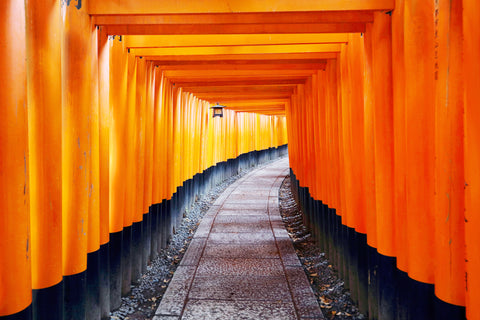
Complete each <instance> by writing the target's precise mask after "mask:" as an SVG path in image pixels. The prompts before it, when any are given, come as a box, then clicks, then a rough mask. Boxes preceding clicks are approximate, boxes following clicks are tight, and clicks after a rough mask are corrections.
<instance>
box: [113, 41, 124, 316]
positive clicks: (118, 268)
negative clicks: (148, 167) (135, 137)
mask: <svg viewBox="0 0 480 320" xmlns="http://www.w3.org/2000/svg"><path fill="white" fill-rule="evenodd" d="M121 40H122V38H121V36H116V37H112V39H110V40H109V46H110V96H109V99H110V117H111V121H110V136H109V153H110V166H109V198H110V208H109V212H110V219H109V224H110V308H111V309H112V310H113V309H116V308H118V307H120V305H121V302H122V300H121V296H122V295H121V291H122V277H123V274H122V254H123V252H122V251H123V249H122V248H123V227H124V222H125V192H126V184H125V168H126V151H127V150H126V147H127V141H126V130H125V128H126V126H127V123H126V121H127V105H126V98H127V95H126V93H127V56H126V50H125V49H124V46H123V44H124V43H123V42H122V41H121Z"/></svg>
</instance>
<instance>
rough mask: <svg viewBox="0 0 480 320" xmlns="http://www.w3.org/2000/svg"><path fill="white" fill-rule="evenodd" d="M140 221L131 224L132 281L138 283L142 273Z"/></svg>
mask: <svg viewBox="0 0 480 320" xmlns="http://www.w3.org/2000/svg"><path fill="white" fill-rule="evenodd" d="M142 226H143V224H142V222H141V221H140V222H135V223H133V224H132V254H131V255H132V262H131V265H132V275H131V278H132V282H133V283H138V280H139V279H140V277H141V275H142V262H143V255H142Z"/></svg>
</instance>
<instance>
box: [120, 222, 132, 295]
mask: <svg viewBox="0 0 480 320" xmlns="http://www.w3.org/2000/svg"><path fill="white" fill-rule="evenodd" d="M131 255H132V226H128V227H123V239H122V296H125V295H127V294H128V293H129V292H130V285H131V284H132V257H131Z"/></svg>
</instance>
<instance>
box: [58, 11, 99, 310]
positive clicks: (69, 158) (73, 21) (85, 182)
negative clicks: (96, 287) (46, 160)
mask: <svg viewBox="0 0 480 320" xmlns="http://www.w3.org/2000/svg"><path fill="white" fill-rule="evenodd" d="M61 12H62V23H63V30H62V33H63V39H62V42H61V43H62V58H61V61H62V63H61V65H62V226H63V227H62V228H63V230H62V233H63V237H62V238H63V241H62V245H63V248H62V249H63V250H62V251H63V276H64V278H63V279H64V317H65V318H66V319H85V317H86V315H87V313H86V301H87V288H86V281H87V279H86V278H87V272H86V269H87V252H88V251H89V249H92V250H95V248H97V247H98V246H97V244H92V243H91V241H93V242H95V241H96V240H95V239H98V237H95V236H94V235H93V233H96V232H99V230H98V225H95V223H91V221H90V223H89V217H88V216H89V204H90V201H89V198H90V197H91V192H92V184H91V179H90V176H91V172H92V169H93V168H92V162H91V159H92V139H93V137H92V134H91V126H92V119H91V114H92V108H93V107H92V105H95V103H92V99H94V97H97V95H96V94H95V95H94V94H93V92H92V91H93V88H92V87H93V86H92V81H93V82H95V83H96V80H95V81H94V79H93V78H92V77H94V76H96V75H94V72H93V69H94V68H95V66H97V55H96V54H93V52H94V50H93V49H92V46H94V44H95V42H96V37H95V35H96V28H95V26H93V24H92V23H91V18H90V16H89V15H88V13H87V12H86V3H85V2H80V1H78V2H77V3H76V4H74V3H73V2H70V3H66V2H63V3H62V10H61ZM92 219H93V217H92ZM92 228H93V229H92ZM89 233H91V236H92V237H94V238H95V239H89ZM89 308H90V306H89ZM90 311H92V310H89V313H88V314H90Z"/></svg>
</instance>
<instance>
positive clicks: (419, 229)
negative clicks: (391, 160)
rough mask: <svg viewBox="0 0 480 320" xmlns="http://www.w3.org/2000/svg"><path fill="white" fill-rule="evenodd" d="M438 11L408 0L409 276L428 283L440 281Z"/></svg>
mask: <svg viewBox="0 0 480 320" xmlns="http://www.w3.org/2000/svg"><path fill="white" fill-rule="evenodd" d="M433 13H434V10H433V2H428V1H427V2H425V1H417V0H405V22H404V28H405V33H404V34H405V38H404V39H405V47H404V49H405V127H406V172H407V173H408V174H407V175H406V200H407V208H406V209H407V234H408V236H407V244H408V274H409V276H410V277H412V278H413V279H415V280H417V281H420V282H425V283H433V281H434V272H433V270H434V259H430V258H429V257H431V253H432V252H434V251H433V250H434V245H433V244H434V226H433V223H432V221H434V174H435V172H434V156H435V155H434V145H435V140H434V125H435V120H434V119H435V109H434V90H435V88H434V64H433V63H432V61H433V59H434V47H435V46H434V38H433V35H434V30H433V26H434V21H433ZM412 26H416V27H415V28H413V27H412Z"/></svg>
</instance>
